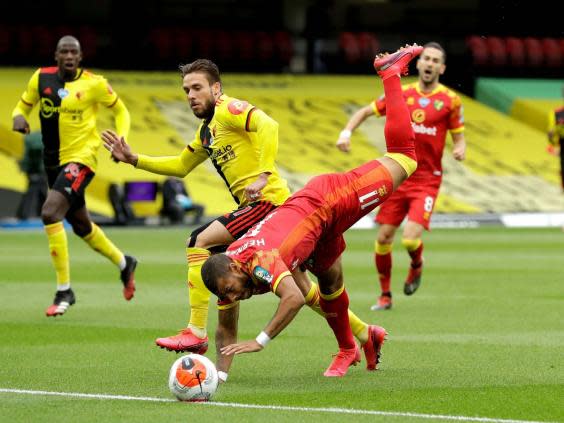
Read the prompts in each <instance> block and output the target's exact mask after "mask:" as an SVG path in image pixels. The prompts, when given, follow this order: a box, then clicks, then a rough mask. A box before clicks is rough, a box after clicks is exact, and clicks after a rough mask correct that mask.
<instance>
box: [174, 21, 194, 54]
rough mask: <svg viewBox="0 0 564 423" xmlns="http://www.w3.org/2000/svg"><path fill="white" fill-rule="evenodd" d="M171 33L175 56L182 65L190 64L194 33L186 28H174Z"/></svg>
mask: <svg viewBox="0 0 564 423" xmlns="http://www.w3.org/2000/svg"><path fill="white" fill-rule="evenodd" d="M170 32H171V43H172V46H173V49H174V55H175V56H176V57H178V60H179V61H180V62H182V63H188V62H190V61H191V59H192V43H193V35H192V32H191V31H190V29H188V28H185V27H178V28H174V29H172V30H171V31H170Z"/></svg>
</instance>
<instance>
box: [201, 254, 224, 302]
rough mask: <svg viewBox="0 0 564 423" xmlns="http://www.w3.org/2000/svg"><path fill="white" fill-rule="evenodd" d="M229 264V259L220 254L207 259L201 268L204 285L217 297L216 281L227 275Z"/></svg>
mask: <svg viewBox="0 0 564 423" xmlns="http://www.w3.org/2000/svg"><path fill="white" fill-rule="evenodd" d="M229 263H231V259H230V258H229V257H227V256H226V255H225V254H223V253H221V254H215V255H213V256H211V257H209V258H208V259H207V260H206V261H205V263H204V265H203V266H202V279H203V281H204V285H206V288H208V289H209V290H210V291H211V292H212V293H214V294H215V295H216V296H217V297H219V294H218V286H217V281H218V279H219V278H221V277H223V276H225V275H226V274H227V273H229Z"/></svg>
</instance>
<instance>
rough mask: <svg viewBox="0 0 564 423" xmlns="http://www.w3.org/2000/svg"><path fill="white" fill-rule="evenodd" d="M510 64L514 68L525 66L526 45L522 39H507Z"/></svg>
mask: <svg viewBox="0 0 564 423" xmlns="http://www.w3.org/2000/svg"><path fill="white" fill-rule="evenodd" d="M505 45H506V47H507V57H508V59H509V64H511V65H512V66H514V67H521V66H523V65H525V56H526V55H525V44H524V43H523V40H522V39H521V38H516V37H507V38H506V39H505Z"/></svg>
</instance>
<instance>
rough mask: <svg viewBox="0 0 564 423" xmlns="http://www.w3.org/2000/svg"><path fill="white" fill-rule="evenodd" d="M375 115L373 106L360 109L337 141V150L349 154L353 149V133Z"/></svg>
mask: <svg viewBox="0 0 564 423" xmlns="http://www.w3.org/2000/svg"><path fill="white" fill-rule="evenodd" d="M373 114H374V112H373V111H372V104H369V105H368V106H364V107H363V108H361V109H358V110H357V111H356V112H355V113H354V115H352V117H351V118H350V119H349V121H348V122H347V124H346V125H345V129H343V130H342V131H341V133H340V134H339V139H338V140H337V148H338V149H339V150H341V151H343V152H345V153H347V152H349V151H350V149H351V136H352V133H353V132H354V130H355V129H356V128H358V127H359V126H360V125H361V124H362V122H364V121H365V120H366V119H367V118H368V117H369V116H372V115H373Z"/></svg>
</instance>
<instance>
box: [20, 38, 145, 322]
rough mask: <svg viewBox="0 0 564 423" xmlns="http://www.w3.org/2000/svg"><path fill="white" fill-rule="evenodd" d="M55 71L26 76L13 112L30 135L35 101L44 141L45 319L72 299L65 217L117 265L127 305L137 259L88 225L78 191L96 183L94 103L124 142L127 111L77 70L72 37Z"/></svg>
mask: <svg viewBox="0 0 564 423" xmlns="http://www.w3.org/2000/svg"><path fill="white" fill-rule="evenodd" d="M55 60H56V62H57V66H54V67H46V68H40V69H38V70H37V71H35V73H34V74H33V75H32V77H31V79H30V80H29V83H28V86H27V89H26V90H25V91H24V93H23V95H22V97H21V99H20V101H19V102H18V104H17V105H16V108H15V109H14V111H13V112H12V118H13V130H14V131H18V132H21V133H24V134H27V133H29V130H30V128H29V124H28V122H27V119H28V117H29V114H30V112H31V111H32V109H33V108H34V106H35V105H36V104H37V103H39V118H40V121H41V134H42V138H43V147H44V149H43V162H44V164H45V171H46V173H47V179H48V183H49V188H50V189H49V193H48V194H47V198H46V200H45V203H44V204H43V207H42V209H41V219H42V220H43V224H44V225H45V232H46V233H47V238H48V241H49V252H50V255H51V260H52V262H53V266H54V267H55V272H56V274H57V292H56V294H55V299H54V301H53V304H52V305H51V306H49V308H47V310H46V314H47V316H57V315H62V314H64V313H65V312H66V311H67V309H68V308H69V307H70V306H71V305H73V304H74V303H75V301H76V299H75V295H74V292H73V291H72V289H71V286H70V270H69V267H70V266H69V254H68V244H67V235H66V232H65V229H64V226H63V219H65V218H66V219H67V221H68V222H69V223H70V224H71V226H72V229H73V231H74V233H75V234H77V235H78V236H79V237H81V238H82V239H83V240H84V241H85V242H86V243H87V244H88V245H89V246H90V247H91V248H92V249H94V250H95V251H97V252H99V253H100V254H102V255H104V256H105V257H107V258H108V259H109V260H111V261H112V262H113V263H114V264H115V265H116V266H118V267H119V269H120V271H121V273H120V278H121V281H122V283H123V295H124V297H125V299H126V300H128V301H129V300H130V299H131V298H132V297H133V294H134V291H135V280H134V273H135V267H136V265H137V260H136V259H135V258H134V257H131V256H126V255H124V254H123V253H122V252H121V251H120V250H119V249H118V248H117V247H116V246H115V245H114V244H113V243H112V242H111V241H110V240H109V239H108V238H107V237H106V235H105V234H104V232H103V231H102V229H100V228H99V227H98V226H97V225H96V224H95V223H94V222H92V220H91V219H90V215H89V213H88V209H87V208H86V202H85V199H84V190H85V189H86V187H87V186H88V184H89V183H90V181H91V180H92V178H93V177H94V172H95V171H96V164H97V163H96V162H97V159H96V155H97V152H98V149H99V147H100V144H101V140H100V137H99V135H98V133H97V131H96V114H97V110H98V107H99V105H100V106H104V107H107V108H109V109H110V110H112V112H113V113H114V117H115V124H116V128H117V131H118V132H119V133H120V134H121V135H123V136H127V133H128V131H129V123H130V120H129V112H128V111H127V109H126V107H125V105H124V104H123V102H122V101H121V100H120V99H119V98H118V96H117V94H116V93H115V92H114V91H113V90H112V88H111V86H110V85H109V84H108V82H107V81H106V80H105V79H104V78H103V77H102V76H99V75H95V74H93V73H90V72H88V71H87V70H85V69H82V68H80V67H79V66H80V61H81V60H82V51H81V48H80V43H79V42H78V40H77V39H76V38H75V37H72V36H69V35H67V36H64V37H62V38H61V39H60V40H59V42H58V43H57V48H56V50H55Z"/></svg>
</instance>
